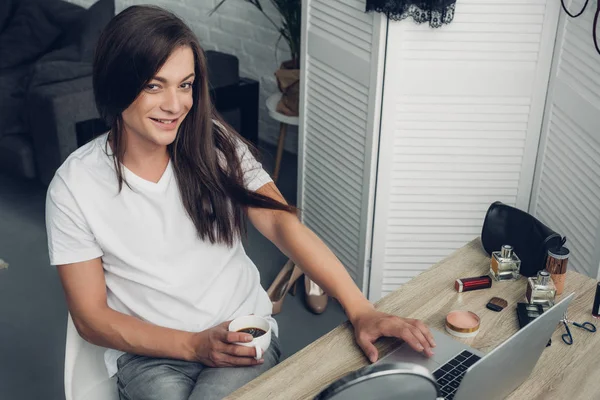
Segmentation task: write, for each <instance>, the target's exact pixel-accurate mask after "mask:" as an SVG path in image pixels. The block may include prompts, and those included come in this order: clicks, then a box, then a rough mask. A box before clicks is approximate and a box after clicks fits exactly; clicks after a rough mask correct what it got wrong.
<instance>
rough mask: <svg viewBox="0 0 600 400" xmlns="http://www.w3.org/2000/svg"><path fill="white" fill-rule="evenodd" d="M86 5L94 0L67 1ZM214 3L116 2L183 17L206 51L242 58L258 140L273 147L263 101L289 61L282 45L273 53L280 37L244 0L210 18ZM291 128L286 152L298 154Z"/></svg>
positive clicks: (273, 129) (274, 131)
mask: <svg viewBox="0 0 600 400" xmlns="http://www.w3.org/2000/svg"><path fill="white" fill-rule="evenodd" d="M68 1H70V2H71V3H75V4H78V5H81V6H83V7H86V8H87V7H89V6H91V5H92V4H94V3H95V2H96V0H68ZM217 1H218V0H115V8H116V12H117V13H119V12H121V11H122V10H124V9H125V8H127V7H129V6H132V5H136V4H154V5H157V6H159V7H163V8H165V9H167V10H169V11H171V12H173V13H175V14H176V15H178V16H179V17H181V18H182V19H183V20H184V21H185V22H186V23H187V24H188V25H189V26H190V28H192V30H193V31H194V32H195V33H196V35H197V36H198V38H199V39H200V43H201V44H202V46H203V47H204V48H205V49H206V50H218V51H222V52H225V53H229V54H233V55H235V56H237V57H238V58H239V60H240V75H241V76H244V77H248V78H251V79H255V80H257V81H259V82H260V112H259V137H260V140H262V141H265V142H267V143H271V144H275V145H276V144H277V138H278V136H279V123H278V122H276V121H274V120H272V119H271V118H270V117H269V113H268V111H267V108H266V106H265V101H266V99H267V97H269V95H270V94H272V93H274V92H276V91H278V89H277V83H276V81H275V76H274V73H275V70H277V68H278V66H279V63H281V62H282V61H284V60H287V59H288V58H289V50H288V49H287V45H286V43H285V41H283V40H281V41H280V43H279V46H278V51H277V54H275V45H276V43H277V38H278V33H277V31H276V30H275V28H274V27H273V25H271V24H270V23H269V22H268V20H267V19H266V18H265V17H264V15H262V14H261V13H260V12H259V11H258V10H257V9H256V8H255V7H254V6H253V5H251V4H249V3H247V2H246V1H244V0H227V2H226V3H225V4H224V5H223V6H222V7H221V8H220V9H219V11H218V12H217V13H215V14H213V15H212V16H209V15H208V13H209V11H210V10H211V9H212V8H213V7H214V6H215V4H216V3H217ZM262 3H263V7H264V8H265V11H266V12H267V13H268V14H269V16H270V17H271V19H273V21H276V22H277V21H279V20H280V16H279V13H278V12H277V10H275V9H274V8H273V6H272V4H271V2H270V1H268V0H265V1H263V2H262ZM297 132H298V131H297V129H296V127H290V128H289V129H288V133H287V136H286V142H285V149H286V150H287V151H290V152H293V153H297V150H298V133H297Z"/></svg>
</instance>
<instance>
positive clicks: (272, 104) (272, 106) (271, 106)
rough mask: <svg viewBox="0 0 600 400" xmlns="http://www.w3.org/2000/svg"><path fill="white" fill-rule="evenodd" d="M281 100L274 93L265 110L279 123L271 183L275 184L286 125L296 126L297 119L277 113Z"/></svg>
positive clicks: (279, 95)
mask: <svg viewBox="0 0 600 400" xmlns="http://www.w3.org/2000/svg"><path fill="white" fill-rule="evenodd" d="M279 99H281V93H275V94H272V95H271V96H269V98H268V99H267V109H268V110H269V116H270V117H271V118H273V119H274V120H275V121H279V140H278V141H277V158H276V159H275V171H274V172H273V181H274V182H277V178H278V177H279V169H280V168H281V157H282V156H283V144H284V143H285V134H286V133H287V127H288V125H296V126H298V120H299V118H298V117H290V116H289V115H285V114H282V113H280V112H277V111H276V109H277V103H279Z"/></svg>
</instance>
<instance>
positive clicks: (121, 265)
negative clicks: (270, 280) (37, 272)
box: [46, 133, 277, 376]
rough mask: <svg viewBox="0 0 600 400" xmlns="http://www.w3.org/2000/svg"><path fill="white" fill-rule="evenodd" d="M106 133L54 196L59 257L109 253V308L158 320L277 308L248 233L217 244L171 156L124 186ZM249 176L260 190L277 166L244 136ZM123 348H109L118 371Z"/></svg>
mask: <svg viewBox="0 0 600 400" xmlns="http://www.w3.org/2000/svg"><path fill="white" fill-rule="evenodd" d="M107 138H108V134H107V133H105V134H103V135H101V136H99V137H98V138H96V139H94V140H93V141H91V142H90V143H88V144H86V145H84V146H82V147H81V148H79V149H78V150H76V151H75V152H74V153H73V154H71V155H70V156H69V158H68V159H67V160H66V161H65V162H64V163H63V165H62V166H61V167H60V168H59V169H58V171H57V172H56V174H55V176H54V178H53V179H52V182H51V183H50V187H49V188H48V194H47V198H46V229H47V232H48V248H49V253H50V263H51V264H52V265H61V264H70V263H75V262H81V261H86V260H91V259H94V258H97V257H102V266H103V267H104V276H105V278H106V289H107V300H108V305H109V307H111V308H113V309H114V310H116V311H119V312H121V313H124V314H127V315H132V316H135V317H137V318H140V319H142V320H144V321H148V322H150V323H153V324H155V325H159V326H163V327H167V328H173V329H179V330H183V331H188V332H199V331H203V330H205V329H208V328H211V327H213V326H215V325H218V324H220V323H222V322H224V321H227V320H230V319H234V318H236V317H238V316H242V315H247V314H256V315H261V316H264V317H267V318H268V319H269V320H270V322H271V325H272V329H273V332H274V333H275V334H277V323H276V322H275V320H274V319H273V318H272V317H271V312H272V304H271V301H270V299H269V297H268V295H267V293H266V292H265V290H264V289H263V288H262V286H261V285H260V276H259V272H258V269H257V268H256V266H255V265H254V264H253V262H252V261H251V260H250V258H248V256H247V255H246V252H245V251H244V247H243V246H242V243H241V241H240V240H239V239H238V240H236V241H235V242H234V245H233V247H231V248H230V247H227V245H222V244H211V243H210V242H209V241H208V240H207V241H203V240H201V239H200V238H199V236H198V235H197V231H196V227H195V226H194V224H193V222H192V220H191V219H190V217H189V216H188V214H187V212H186V210H185V208H184V206H183V203H182V200H181V197H180V193H179V189H178V185H177V179H176V177H175V176H174V171H173V168H172V166H171V162H169V164H168V166H167V168H166V170H165V172H164V174H163V176H162V177H161V178H160V180H159V181H158V182H157V183H154V182H150V181H147V180H144V179H142V178H140V177H139V176H137V175H135V174H134V173H133V172H131V171H129V170H128V169H127V168H125V167H124V168H123V169H124V178H125V180H126V181H127V182H128V183H129V185H131V187H132V188H133V190H131V189H130V188H129V187H128V186H127V185H126V184H123V188H122V191H121V192H120V193H119V192H118V184H117V178H116V172H115V168H114V164H113V157H112V152H111V149H110V146H108V145H107ZM238 154H240V155H241V156H242V169H243V171H244V181H245V185H246V187H247V188H248V189H249V190H252V191H255V190H257V189H258V188H260V187H261V186H263V185H264V184H266V183H268V182H271V178H270V177H269V175H268V174H267V173H266V172H265V171H264V170H263V168H262V166H261V164H260V163H258V162H257V161H256V159H255V158H254V157H253V156H252V155H251V153H250V152H249V151H248V148H247V146H246V145H245V144H243V143H242V142H241V141H239V145H238ZM122 354H123V353H122V352H120V351H118V350H114V349H109V350H108V351H107V352H106V353H105V361H106V367H107V369H108V372H109V375H110V376H112V375H114V374H115V373H116V372H117V359H118V358H119V356H121V355H122Z"/></svg>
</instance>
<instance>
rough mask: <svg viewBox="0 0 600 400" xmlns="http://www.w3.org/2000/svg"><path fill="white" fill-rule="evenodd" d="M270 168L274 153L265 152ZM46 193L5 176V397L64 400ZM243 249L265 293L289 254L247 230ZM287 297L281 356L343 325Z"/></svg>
mask: <svg viewBox="0 0 600 400" xmlns="http://www.w3.org/2000/svg"><path fill="white" fill-rule="evenodd" d="M264 152H265V157H264V164H265V168H266V169H267V170H269V171H271V170H272V168H271V166H272V165H273V158H274V157H273V156H271V154H274V153H275V151H274V148H273V147H271V146H265V147H264ZM296 161H297V160H296V158H295V156H293V155H291V154H285V155H284V160H283V163H282V164H283V165H282V172H281V174H280V178H279V182H278V186H279V188H280V190H281V192H282V193H283V195H284V196H285V197H286V199H287V200H288V202H290V203H295V200H296V174H297V162H296ZM45 194H46V188H45V187H42V186H41V185H40V184H37V183H36V182H29V181H23V180H20V179H15V178H12V177H10V176H6V175H4V174H2V173H1V172H0V258H2V259H4V260H5V261H6V262H8V263H9V264H10V267H9V268H8V269H7V270H0V399H2V400H38V399H44V400H55V399H56V400H59V399H61V400H62V399H64V392H63V367H64V343H65V329H66V316H67V309H66V305H65V301H64V297H63V292H62V288H61V285H60V282H59V280H58V276H57V274H56V271H55V269H54V267H51V266H50V265H49V261H48V249H47V243H46V231H45V227H44V201H45ZM246 250H247V252H248V254H249V256H250V257H251V258H252V260H253V261H254V262H255V264H256V265H257V266H258V269H259V270H260V273H261V282H262V284H263V286H264V287H265V288H267V287H268V285H269V284H270V283H271V282H272V280H273V279H274V278H275V276H276V275H277V273H278V272H279V269H280V268H281V266H283V264H284V263H285V262H286V257H285V256H284V255H283V254H281V253H280V252H279V250H278V249H277V248H276V247H275V246H274V245H273V244H271V243H270V242H269V241H268V240H267V239H265V238H264V237H263V236H261V235H260V233H258V232H257V231H256V230H255V229H254V228H253V227H252V226H249V233H248V239H247V245H246ZM298 292H299V295H297V296H295V297H292V296H286V299H285V303H284V307H283V311H282V313H281V314H279V315H277V316H276V319H277V321H278V322H279V327H280V337H281V343H282V347H283V353H284V354H283V355H284V357H288V356H289V355H291V354H294V353H295V352H296V351H298V350H299V349H301V348H303V347H304V346H306V345H307V344H309V343H311V342H312V341H314V340H315V339H317V338H318V337H320V336H321V335H323V334H324V333H326V332H328V331H330V330H331V329H333V328H334V327H335V326H337V325H338V324H340V323H341V322H342V321H344V320H345V315H344V313H343V311H342V309H341V307H340V306H339V304H337V303H336V302H333V301H330V303H329V307H328V308H327V310H326V311H325V313H323V314H321V315H314V314H312V313H311V312H310V311H308V310H307V309H306V308H305V307H304V296H303V291H302V290H299V291H298Z"/></svg>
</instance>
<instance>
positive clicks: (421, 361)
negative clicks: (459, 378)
mask: <svg viewBox="0 0 600 400" xmlns="http://www.w3.org/2000/svg"><path fill="white" fill-rule="evenodd" d="M433 351H434V352H435V349H434V350H433ZM434 357H435V356H434ZM379 362H381V363H392V362H408V363H413V364H417V365H421V366H423V367H425V368H427V369H428V370H429V371H435V370H436V369H437V368H438V367H439V366H440V364H439V363H437V362H436V361H434V360H433V358H429V357H427V356H425V355H423V354H421V353H418V352H417V351H415V350H413V349H412V347H410V346H409V345H408V344H406V343H402V344H401V345H400V347H398V348H397V349H396V350H393V351H392V352H391V353H390V354H388V355H387V356H385V357H384V358H382V359H381V360H379Z"/></svg>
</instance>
